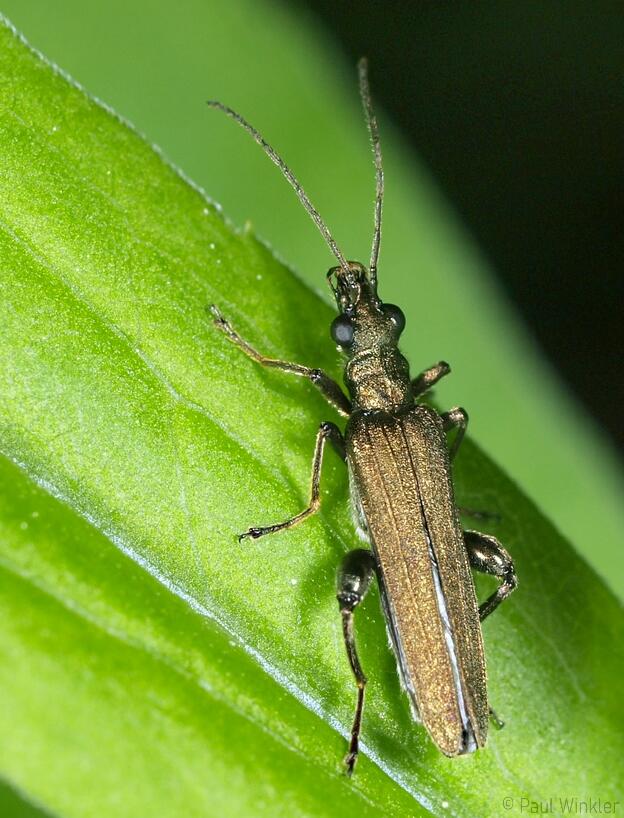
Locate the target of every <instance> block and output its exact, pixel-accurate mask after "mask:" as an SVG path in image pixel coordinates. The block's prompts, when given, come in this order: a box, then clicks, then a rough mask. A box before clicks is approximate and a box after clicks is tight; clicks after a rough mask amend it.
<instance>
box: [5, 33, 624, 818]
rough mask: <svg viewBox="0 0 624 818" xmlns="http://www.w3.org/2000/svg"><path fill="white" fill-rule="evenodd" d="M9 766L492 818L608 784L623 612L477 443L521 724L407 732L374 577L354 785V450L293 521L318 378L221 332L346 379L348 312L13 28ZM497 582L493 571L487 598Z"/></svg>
mask: <svg viewBox="0 0 624 818" xmlns="http://www.w3.org/2000/svg"><path fill="white" fill-rule="evenodd" d="M0 82H1V87H2V117H1V119H0V186H1V189H0V259H1V260H2V261H1V264H2V267H1V269H2V273H1V282H0V283H1V286H2V303H3V307H4V311H3V312H4V315H3V343H2V345H1V346H0V355H1V356H2V358H3V360H2V363H1V364H0V379H1V382H0V394H1V398H0V401H1V403H0V418H1V423H2V427H1V437H0V443H1V448H2V453H3V454H4V456H5V459H4V461H3V463H2V470H1V472H0V480H1V481H2V486H1V489H0V498H2V499H1V502H2V513H1V514H0V582H1V583H2V592H1V594H0V605H1V606H2V622H3V625H2V629H1V630H0V698H1V700H2V702H3V708H2V709H1V710H0V736H1V738H0V772H1V774H2V776H3V777H4V778H5V780H6V781H7V783H8V785H9V787H10V788H11V789H13V790H14V791H15V792H16V793H19V794H20V797H21V798H22V801H23V802H24V804H26V805H27V804H28V802H31V803H32V804H34V805H38V806H39V807H40V808H41V809H42V810H44V811H49V812H52V813H53V814H55V815H63V816H65V815H67V816H84V815H94V816H95V815H102V816H104V815H106V816H108V815H115V816H123V815H128V816H130V815H132V816H136V815H150V816H168V815H171V816H180V815H184V816H187V815H189V816H193V815H198V816H199V815H201V816H207V815H231V816H247V815H249V816H262V815H265V814H266V815H272V816H275V815H284V816H286V815H288V816H292V815H301V816H304V815H305V816H316V815H319V816H322V815H351V814H358V815H363V816H368V815H370V816H391V815H396V816H404V815H423V814H427V813H432V814H435V815H457V816H465V817H466V818H470V817H471V816H479V818H482V817H483V816H489V815H492V816H498V815H500V814H502V812H503V810H504V809H505V802H504V801H503V799H504V798H513V799H515V801H514V804H515V807H514V808H515V809H516V811H518V810H519V808H520V800H519V799H521V798H523V797H528V798H532V799H548V798H550V797H553V798H554V799H558V798H560V797H572V796H575V795H578V796H581V797H583V796H585V797H594V798H596V797H600V798H602V799H603V800H604V799H609V798H611V799H615V798H616V797H617V791H616V782H614V781H613V778H614V776H613V773H612V769H613V765H614V764H616V763H617V759H619V758H620V756H621V754H622V750H623V749H624V748H623V747H622V738H621V735H620V733H619V731H618V729H617V727H618V720H619V717H620V707H621V698H622V691H621V682H620V677H621V673H620V671H621V666H622V665H621V663H622V647H621V645H622V638H621V637H622V615H621V610H620V608H619V606H618V604H617V602H616V601H615V599H614V598H613V597H612V596H611V595H610V593H609V592H608V591H607V590H606V589H605V587H604V586H603V585H602V584H601V583H600V581H599V580H598V579H597V578H596V577H595V576H594V574H593V573H592V571H591V570H590V569H589V568H588V567H587V566H586V565H585V564H584V563H583V562H582V561H581V560H580V558H578V557H577V556H576V555H575V554H574V552H573V551H572V549H571V548H570V547H569V546H568V545H567V543H566V542H565V541H564V540H563V539H562V538H561V537H560V536H559V535H558V533H557V532H556V531H555V530H554V529H553V527H552V526H551V525H550V524H549V523H548V522H547V521H546V520H545V519H544V518H543V517H542V516H541V515H540V514H539V512H538V511H537V510H536V509H535V507H534V506H533V505H532V504H531V503H530V502H529V501H528V500H527V499H526V498H524V497H523V495H522V494H521V493H520V491H519V490H518V489H517V488H516V487H515V486H514V485H513V484H511V483H510V482H509V481H508V480H507V479H506V478H505V477H504V476H503V475H502V474H501V472H500V471H499V470H498V469H497V468H496V467H495V466H494V465H492V464H491V463H490V461H488V460H487V459H486V458H485V457H484V456H483V455H482V454H481V453H480V452H479V451H478V450H477V449H476V447H474V446H471V445H470V444H468V445H466V447H465V450H463V451H462V453H461V456H460V458H459V460H458V465H457V485H458V495H459V500H460V502H461V503H462V504H464V505H466V506H472V507H473V508H486V509H491V510H493V511H498V512H499V513H500V514H501V522H500V523H499V524H496V525H493V526H491V530H492V531H493V533H496V535H497V536H500V538H501V539H502V540H503V542H504V543H505V544H506V545H507V546H508V547H509V549H510V550H511V552H512V553H513V555H514V557H515V560H516V563H517V568H518V574H519V577H520V583H521V584H520V589H519V590H518V592H517V593H516V595H515V596H514V597H513V598H512V600H510V601H509V602H508V603H507V604H506V605H505V606H503V608H502V609H501V611H500V612H499V613H497V615H496V616H495V617H493V619H492V621H490V620H488V622H487V623H486V625H485V640H486V648H487V653H488V661H489V670H490V683H491V684H490V686H491V698H492V701H493V703H494V706H495V707H496V709H497V710H498V711H499V712H500V714H501V715H502V716H503V717H504V718H505V720H506V722H507V727H506V728H505V730H504V731H503V732H501V733H500V734H494V735H492V736H491V740H490V743H489V746H488V749H486V750H484V751H483V752H479V753H478V754H476V755H474V756H471V757H469V758H464V759H459V760H449V759H446V758H444V757H442V756H441V755H440V754H439V753H438V752H437V751H436V750H435V748H434V747H432V745H431V743H430V742H429V741H428V739H427V738H426V736H425V735H424V732H423V730H422V728H420V727H419V726H417V725H414V723H413V722H412V721H411V719H410V716H409V709H408V706H407V702H406V699H405V697H404V696H403V695H402V694H401V691H400V687H399V683H398V679H397V676H396V670H395V666H394V660H393V658H392V656H391V654H390V652H389V650H388V648H387V646H386V639H385V634H384V625H383V620H382V617H381V614H380V610H379V598H378V594H377V593H376V592H373V593H372V594H371V595H370V598H368V599H367V601H366V603H365V605H364V607H363V610H362V613H361V616H360V617H359V619H358V636H359V642H360V645H361V652H362V660H363V664H364V666H365V668H366V670H367V672H368V675H369V676H370V678H371V683H370V688H369V699H368V707H367V711H366V719H365V726H364V734H363V735H364V752H363V756H362V759H361V761H360V763H359V764H358V768H357V774H356V775H355V777H354V778H353V779H352V780H348V779H346V778H345V777H344V776H343V775H342V773H341V768H340V760H341V756H342V754H343V752H344V749H345V744H344V740H343V738H342V737H341V736H340V735H339V731H341V732H342V733H343V734H345V733H346V732H347V730H348V727H349V725H350V720H351V716H352V708H353V704H354V690H353V682H352V679H351V678H350V674H349V670H348V666H347V663H346V659H345V656H344V648H343V645H342V637H341V632H340V627H339V625H340V623H339V621H338V616H337V610H336V605H335V599H334V590H333V584H334V572H335V567H336V565H337V563H338V561H339V560H340V558H341V556H342V554H343V553H344V552H345V551H346V550H347V549H348V548H351V547H352V543H353V531H352V526H351V523H350V519H349V513H348V507H347V506H348V504H347V486H346V479H345V474H344V469H343V467H342V464H341V463H339V461H338V460H337V458H335V457H334V456H333V455H329V456H328V460H327V464H326V467H325V469H324V475H323V508H322V511H321V513H320V514H319V515H318V516H317V518H315V519H312V520H310V521H308V522H307V523H306V525H305V526H300V527H299V528H297V529H295V530H293V531H291V532H289V533H288V534H286V535H282V536H276V537H275V538H274V539H273V540H272V541H259V542H257V543H251V544H245V545H244V546H240V545H238V544H237V541H236V536H235V535H236V533H237V532H239V531H241V530H243V529H245V528H246V527H247V526H249V525H253V524H258V523H263V522H272V521H273V520H279V519H282V518H284V517H286V516H288V515H289V514H290V513H292V512H293V511H296V510H298V509H300V508H301V507H303V505H304V503H305V500H306V492H307V479H308V478H307V475H308V473H309V467H310V457H311V448H312V445H313V440H314V434H315V431H316V428H317V426H318V422H319V421H320V420H322V419H324V418H325V417H327V418H330V417H332V412H331V410H329V409H328V408H327V406H326V404H324V403H323V401H322V400H321V398H320V397H319V396H318V395H317V394H316V393H315V392H314V390H313V388H312V387H311V386H310V385H307V384H305V383H300V382H299V381H295V382H292V381H290V380H289V379H288V378H287V377H286V376H284V375H281V374H280V373H276V372H267V371H263V370H261V369H260V368H258V367H256V366H254V364H253V363H252V362H250V361H249V360H248V359H246V358H245V357H244V356H243V355H241V354H240V352H239V351H238V350H236V349H235V348H233V347H232V346H231V345H230V344H228V342H227V341H226V339H224V338H223V337H222V336H220V335H219V334H218V333H216V332H215V330H214V328H213V327H212V326H211V324H210V322H209V321H208V320H207V319H206V315H205V307H206V305H207V304H209V303H212V302H216V303H218V304H219V305H220V307H221V308H222V310H223V311H224V313H226V314H227V315H228V317H230V318H231V319H232V321H233V322H234V323H235V324H236V326H237V327H238V328H239V329H240V330H241V331H242V332H243V333H244V334H245V336H246V337H248V338H249V339H250V341H252V342H253V343H254V344H256V345H257V346H258V347H259V348H261V349H262V350H263V351H266V352H267V353H269V354H274V355H279V356H280V357H284V358H286V359H289V360H290V359H292V360H295V361H300V362H302V363H308V364H311V365H315V366H323V367H325V368H327V369H328V370H329V371H331V372H333V373H334V374H336V375H338V373H339V361H338V360H337V358H336V356H335V354H334V352H333V351H332V348H331V344H329V343H328V341H327V329H326V328H327V325H328V323H329V320H330V317H331V315H332V312H331V310H330V309H329V307H328V305H327V304H326V303H324V302H322V301H321V300H320V299H319V298H318V296H316V295H315V294H314V293H313V292H312V291H311V290H309V289H308V288H307V287H306V286H305V285H304V284H303V283H302V282H301V281H300V280H299V279H298V278H297V277H295V276H294V275H292V274H291V273H289V272H288V271H287V270H286V269H285V268H284V267H283V266H282V265H281V264H280V263H279V262H278V261H276V260H275V258H274V257H273V256H272V255H271V254H270V253H269V251H268V250H267V249H266V248H265V247H264V246H263V245H262V244H261V243H260V242H258V240H257V239H256V238H255V237H254V236H253V235H252V234H251V233H250V232H245V233H243V234H239V233H237V232H236V231H234V230H233V229H232V228H231V226H229V225H227V224H226V223H224V221H223V220H222V218H221V217H220V215H219V214H218V212H217V211H216V209H215V208H214V207H213V206H212V205H211V204H210V203H208V202H207V201H206V200H205V199H204V198H203V197H202V195H201V194H200V193H199V192H198V191H197V190H195V189H193V188H192V187H190V186H189V185H188V184H187V183H186V182H185V181H184V180H182V179H181V178H180V176H179V175H178V174H177V173H176V172H175V171H174V170H172V169H171V168H170V167H168V166H167V165H166V164H165V163H164V162H163V160H162V158H161V157H160V155H159V154H157V153H156V152H154V151H153V150H152V149H151V148H150V147H149V146H148V145H146V144H145V142H143V141H142V140H141V139H140V138H139V137H138V136H137V135H136V134H135V133H134V132H133V131H132V130H130V129H129V128H128V127H127V126H125V125H124V124H122V123H121V122H120V121H119V120H117V119H116V118H115V117H114V116H112V115H111V114H110V113H109V112H108V111H106V110H104V109H103V108H102V107H101V106H98V105H97V104H95V103H94V102H93V101H92V100H90V99H88V98H87V97H86V96H85V95H84V94H83V93H82V92H81V91H80V90H79V89H77V88H76V87H74V86H72V85H71V84H70V83H68V82H67V80H66V79H65V78H64V77H63V76H61V75H60V74H59V73H58V72H54V71H53V70H52V69H51V68H50V66H49V65H48V64H46V63H45V62H43V61H42V60H41V59H40V58H39V57H37V56H36V55H35V54H34V53H33V52H31V51H30V50H28V48H27V47H26V46H25V45H24V43H23V42H21V41H20V40H19V39H18V38H16V37H15V35H14V34H13V32H12V31H11V30H10V29H9V28H7V27H3V28H1V29H0ZM480 587H481V591H482V592H484V591H485V587H486V586H485V585H481V586H480Z"/></svg>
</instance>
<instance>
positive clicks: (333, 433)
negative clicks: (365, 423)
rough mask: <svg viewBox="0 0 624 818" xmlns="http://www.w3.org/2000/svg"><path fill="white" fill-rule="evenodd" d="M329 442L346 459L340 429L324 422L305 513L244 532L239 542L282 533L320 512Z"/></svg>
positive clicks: (320, 429) (316, 449)
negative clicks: (323, 466)
mask: <svg viewBox="0 0 624 818" xmlns="http://www.w3.org/2000/svg"><path fill="white" fill-rule="evenodd" d="M327 440H330V441H331V442H332V443H333V445H334V448H335V449H336V451H337V452H338V454H339V455H340V457H342V459H343V460H344V459H345V457H346V454H345V442H344V437H343V436H342V432H341V431H340V429H339V428H338V427H337V426H336V424H335V423H330V422H329V421H324V422H323V423H321V425H320V426H319V430H318V432H317V433H316V444H315V446H314V456H313V457H312V480H311V483H312V485H311V487H310V503H309V505H308V506H307V507H306V508H305V509H304V510H303V511H301V512H299V514H295V516H294V517H290V518H289V519H288V520H284V522H283V523H276V524H275V525H266V526H262V527H260V528H250V529H248V530H247V531H245V532H244V534H240V535H239V537H238V540H239V542H240V541H241V540H244V539H245V538H246V537H251V538H252V539H254V540H257V539H258V537H263V536H264V535H265V534H274V533H275V532H276V531H282V530H283V529H285V528H292V527H293V526H295V525H297V523H300V522H301V521H302V520H305V519H306V517H310V516H311V515H312V514H315V513H316V512H317V511H318V510H319V507H320V505H321V498H320V493H319V484H320V481H321V466H322V465H323V452H324V451H325V442H326V441H327Z"/></svg>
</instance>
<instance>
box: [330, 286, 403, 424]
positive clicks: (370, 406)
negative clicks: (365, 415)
mask: <svg viewBox="0 0 624 818" xmlns="http://www.w3.org/2000/svg"><path fill="white" fill-rule="evenodd" d="M352 322H353V328H354V333H353V344H352V345H351V347H350V349H349V350H348V352H347V354H348V355H349V361H348V362H347V365H346V367H345V384H346V386H347V388H348V389H349V392H350V394H351V399H352V401H353V404H354V408H357V409H364V410H369V411H372V410H388V411H391V410H393V409H396V408H397V407H399V406H404V405H406V404H411V403H412V400H413V396H412V389H411V385H410V375H409V364H408V362H407V360H406V359H405V358H404V357H403V355H401V353H400V352H399V349H398V346H397V341H398V334H399V333H398V331H397V327H396V323H395V321H394V320H393V319H392V318H391V317H390V315H389V314H388V313H387V311H384V305H382V304H381V303H379V302H374V301H372V299H371V301H368V300H366V301H360V303H359V304H358V305H357V307H356V309H355V310H354V313H353V316H352Z"/></svg>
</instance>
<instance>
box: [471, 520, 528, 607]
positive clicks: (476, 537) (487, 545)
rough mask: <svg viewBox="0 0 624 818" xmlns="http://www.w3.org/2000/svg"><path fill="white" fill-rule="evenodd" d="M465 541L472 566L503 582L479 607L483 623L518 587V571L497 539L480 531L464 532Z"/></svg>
mask: <svg viewBox="0 0 624 818" xmlns="http://www.w3.org/2000/svg"><path fill="white" fill-rule="evenodd" d="M464 541H465V543H466V548H467V549H468V558H469V560H470V564H471V566H472V567H473V568H474V569H475V570H476V571H480V572H481V573H483V574H490V575H491V576H494V577H497V578H498V579H501V580H502V582H501V584H500V585H499V586H498V588H497V589H496V591H494V593H493V594H492V595H491V596H490V597H488V598H487V599H486V600H485V602H483V603H482V604H481V605H480V606H479V618H480V619H481V621H482V622H483V620H484V619H485V617H486V616H489V615H490V614H491V613H492V611H494V610H495V609H496V608H497V607H498V606H499V605H500V603H501V602H502V601H503V600H504V599H506V598H507V597H508V596H509V594H510V593H511V592H512V591H513V590H514V588H516V586H517V585H518V578H517V577H516V569H515V567H514V564H513V560H512V559H511V556H510V555H509V553H508V552H507V551H506V550H505V549H504V548H503V546H502V545H501V544H500V543H499V541H498V540H497V539H496V537H492V536H491V535H490V534H481V533H480V532H479V531H464Z"/></svg>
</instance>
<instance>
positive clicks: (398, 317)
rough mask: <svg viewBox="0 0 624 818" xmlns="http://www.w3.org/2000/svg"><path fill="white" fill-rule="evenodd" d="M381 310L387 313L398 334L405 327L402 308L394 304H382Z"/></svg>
mask: <svg viewBox="0 0 624 818" xmlns="http://www.w3.org/2000/svg"><path fill="white" fill-rule="evenodd" d="M383 311H384V314H385V315H387V316H388V318H389V319H390V320H391V321H392V323H393V324H394V326H395V327H396V329H397V332H398V333H399V335H400V334H401V333H402V332H403V330H404V329H405V316H404V315H403V310H402V309H401V308H400V307H397V306H396V304H384V305H383Z"/></svg>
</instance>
